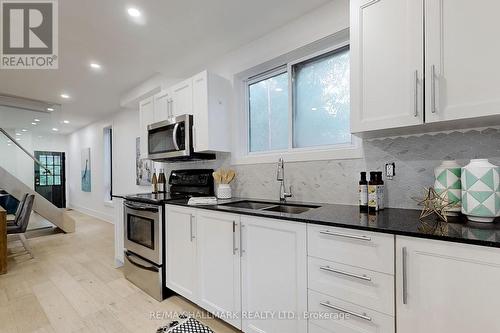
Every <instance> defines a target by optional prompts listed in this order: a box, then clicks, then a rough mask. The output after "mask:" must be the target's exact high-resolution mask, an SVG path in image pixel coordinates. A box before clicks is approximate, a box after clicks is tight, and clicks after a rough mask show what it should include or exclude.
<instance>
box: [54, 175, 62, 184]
mask: <svg viewBox="0 0 500 333" xmlns="http://www.w3.org/2000/svg"><path fill="white" fill-rule="evenodd" d="M54 185H61V176H54Z"/></svg>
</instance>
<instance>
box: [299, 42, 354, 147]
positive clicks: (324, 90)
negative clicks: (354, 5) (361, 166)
mask: <svg viewBox="0 0 500 333" xmlns="http://www.w3.org/2000/svg"><path fill="white" fill-rule="evenodd" d="M293 73H294V75H295V78H294V102H295V104H294V112H293V113H294V115H293V117H294V118H293V145H294V147H297V148H303V147H312V146H324V145H335V144H343V143H350V142H351V133H350V120H349V119H350V104H349V100H350V96H349V49H348V48H346V49H344V50H342V51H337V52H334V53H330V54H327V55H324V56H320V57H317V58H314V59H311V60H308V61H305V62H302V63H300V64H297V65H294V66H293Z"/></svg>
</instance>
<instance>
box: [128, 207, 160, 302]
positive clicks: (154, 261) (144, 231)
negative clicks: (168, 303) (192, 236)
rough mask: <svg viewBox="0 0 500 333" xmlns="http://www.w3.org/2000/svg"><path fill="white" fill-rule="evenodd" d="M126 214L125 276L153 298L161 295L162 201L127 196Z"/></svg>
mask: <svg viewBox="0 0 500 333" xmlns="http://www.w3.org/2000/svg"><path fill="white" fill-rule="evenodd" d="M124 206H125V207H124V215H125V249H126V250H125V265H124V266H125V268H124V271H125V272H124V273H125V277H126V278H127V279H129V280H130V281H131V282H133V283H134V284H135V285H137V286H138V287H140V288H141V289H143V290H144V291H146V292H147V293H148V294H149V295H151V296H152V297H154V298H155V299H157V300H159V301H161V300H163V299H164V286H163V281H164V280H165V274H164V269H163V264H164V263H163V252H164V251H163V248H164V246H163V238H164V234H163V229H164V225H165V223H164V216H165V215H164V213H163V210H164V209H163V205H157V204H147V203H141V202H136V201H131V200H127V201H125V202H124Z"/></svg>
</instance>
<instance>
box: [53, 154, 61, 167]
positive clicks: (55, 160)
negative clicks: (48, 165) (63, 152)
mask: <svg viewBox="0 0 500 333" xmlns="http://www.w3.org/2000/svg"><path fill="white" fill-rule="evenodd" d="M60 164H61V157H60V156H54V165H60Z"/></svg>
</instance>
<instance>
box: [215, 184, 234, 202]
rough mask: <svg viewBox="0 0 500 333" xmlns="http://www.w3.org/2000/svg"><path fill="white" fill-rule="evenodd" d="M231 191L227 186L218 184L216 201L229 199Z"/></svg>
mask: <svg viewBox="0 0 500 333" xmlns="http://www.w3.org/2000/svg"><path fill="white" fill-rule="evenodd" d="M231 197H232V191H231V186H229V184H219V185H217V198H218V199H231Z"/></svg>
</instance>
